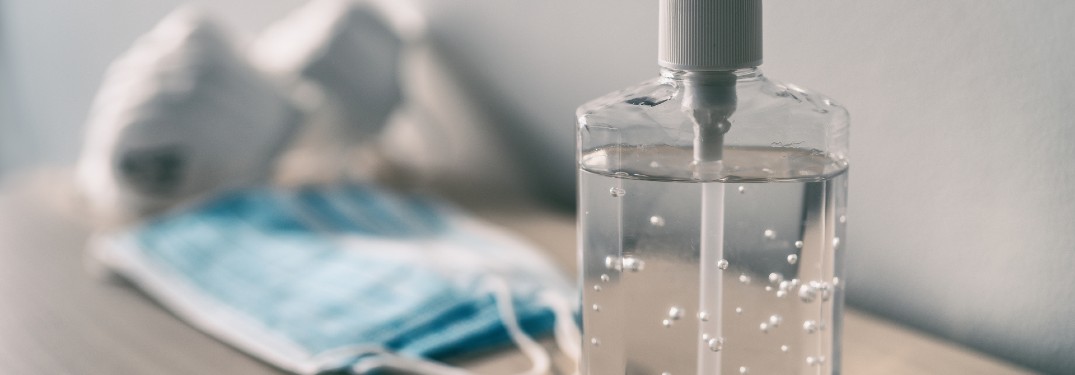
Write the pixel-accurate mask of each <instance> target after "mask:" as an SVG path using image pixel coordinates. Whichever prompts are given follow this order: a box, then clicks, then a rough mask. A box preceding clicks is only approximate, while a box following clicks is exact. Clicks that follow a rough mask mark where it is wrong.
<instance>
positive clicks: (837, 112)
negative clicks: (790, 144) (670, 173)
mask: <svg viewBox="0 0 1075 375" xmlns="http://www.w3.org/2000/svg"><path fill="white" fill-rule="evenodd" d="M683 95H684V85H683V83H682V82H677V81H675V80H672V79H668V78H666V77H657V78H653V79H649V80H646V81H643V82H641V83H638V84H636V85H633V86H630V87H627V88H624V89H621V90H617V91H613V92H610V93H608V94H605V95H602V96H600V97H598V98H595V99H593V100H590V101H588V102H586V103H585V104H583V105H581V106H579V107H578V109H577V110H576V113H575V115H576V118H577V120H578V123H579V125H580V126H582V125H584V124H600V125H601V126H612V127H616V126H637V125H641V123H639V122H638V120H639V117H640V116H638V114H640V113H653V114H662V115H665V117H676V116H675V115H677V114H682V112H683V111H682V109H681V108H682V104H683V103H682V100H683ZM736 96H737V103H736V109H735V113H734V114H733V115H732V117H731V118H730V120H731V121H733V122H739V123H740V126H750V125H751V124H750V122H762V123H765V124H766V125H769V126H771V125H772V122H773V121H776V120H782V121H783V122H784V123H785V124H788V125H791V124H792V123H802V122H822V123H829V122H844V123H846V122H848V119H849V117H850V115H849V113H848V111H847V109H846V108H845V107H844V106H842V105H841V104H839V103H838V102H837V101H836V100H834V99H833V98H831V97H829V96H827V95H825V94H823V93H820V92H817V91H815V90H810V89H807V88H804V87H802V86H799V85H796V84H793V83H786V82H782V81H778V80H772V79H769V78H767V77H765V76H760V75H759V76H758V77H753V78H751V79H745V80H740V81H738V82H736ZM683 116H684V117H685V115H683ZM653 124H654V125H659V124H657V123H656V122H654V123H653Z"/></svg>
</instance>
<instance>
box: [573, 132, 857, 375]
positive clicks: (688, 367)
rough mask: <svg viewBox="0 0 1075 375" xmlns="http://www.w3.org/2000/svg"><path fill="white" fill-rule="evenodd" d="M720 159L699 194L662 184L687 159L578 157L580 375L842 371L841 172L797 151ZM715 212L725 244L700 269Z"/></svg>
mask: <svg viewBox="0 0 1075 375" xmlns="http://www.w3.org/2000/svg"><path fill="white" fill-rule="evenodd" d="M610 156H614V157H610ZM724 157H725V162H724V163H725V168H728V170H727V171H726V173H724V174H722V177H721V178H719V179H717V180H713V181H705V182H701V181H697V180H692V179H691V178H690V176H689V174H676V172H669V171H683V170H686V169H687V168H686V167H683V166H686V165H689V164H690V163H691V160H690V158H691V153H690V150H689V149H686V148H674V147H671V146H669V147H665V148H659V147H658V148H654V147H651V148H631V147H616V148H604V149H598V150H591V151H588V152H583V154H582V158H581V164H582V169H580V172H579V180H580V193H579V194H580V207H579V218H580V219H579V221H580V224H579V225H580V227H579V229H580V238H579V241H580V248H581V253H580V260H581V262H582V270H581V272H582V275H581V279H580V280H581V283H582V284H583V285H582V288H581V290H582V300H583V301H582V302H583V305H582V306H584V307H585V308H584V309H583V312H582V315H583V333H584V338H583V344H584V348H583V350H584V355H583V358H584V361H583V363H582V364H581V366H582V367H581V369H582V373H583V374H587V375H613V374H627V375H636V374H637V375H643V374H645V375H650V374H670V375H694V374H706V375H711V374H716V373H718V372H717V371H716V370H715V369H718V368H719V374H743V373H747V374H838V373H839V368H838V367H839V366H838V363H839V359H838V358H833V357H834V353H839V345H840V343H839V337H840V335H839V334H840V325H839V322H840V321H841V320H840V319H839V315H840V312H841V308H842V304H843V303H842V299H843V287H844V286H843V283H842V281H841V277H842V275H841V273H842V272H841V262H840V259H841V258H842V255H841V254H842V253H843V251H844V250H843V248H842V245H841V244H840V239H839V238H840V237H841V236H842V235H843V233H844V225H845V224H844V223H845V222H846V217H845V216H844V207H845V200H844V199H845V189H846V168H841V167H839V166H838V165H835V164H833V163H832V162H831V161H830V160H829V159H827V158H825V157H823V156H820V155H818V154H817V153H812V152H810V151H809V150H802V149H795V148H782V147H772V148H740V149H736V148H734V147H728V148H726V150H725V154H724ZM610 160H615V161H616V162H615V163H616V164H617V165H612V163H611V162H608V161H610ZM834 166H835V167H834ZM737 168H738V169H737ZM713 184H720V185H721V186H716V185H713ZM707 190H708V193H706V191H707ZM715 192H717V193H715ZM703 194H709V195H714V194H719V195H720V196H723V200H722V201H721V200H720V199H719V196H718V197H712V196H708V197H707V198H706V200H707V202H706V203H703ZM715 198H716V199H715ZM718 204H719V205H720V206H719V207H718V206H714V205H718ZM715 208H719V210H722V211H723V220H713V218H711V217H709V218H707V220H706V223H707V224H708V225H721V226H722V229H723V240H722V241H721V245H722V246H721V247H720V248H719V252H714V251H712V250H709V251H708V253H709V256H708V257H707V256H704V254H702V251H701V246H702V237H703V234H704V232H703V231H710V230H714V229H713V228H703V227H702V225H703V212H704V211H705V210H714V209H715ZM712 212H714V211H711V213H712ZM710 216H712V215H710ZM713 223H716V224H713ZM718 253H719V254H720V257H719V259H713V258H714V257H713V256H712V254H718ZM703 260H704V262H703ZM708 263H712V264H708ZM702 280H707V281H706V282H705V283H703V282H702ZM706 299H709V301H706ZM714 299H716V301H713V300H714ZM707 306H708V307H707ZM713 306H719V307H717V308H715V309H716V310H719V311H708V310H709V309H713ZM834 364H835V365H834Z"/></svg>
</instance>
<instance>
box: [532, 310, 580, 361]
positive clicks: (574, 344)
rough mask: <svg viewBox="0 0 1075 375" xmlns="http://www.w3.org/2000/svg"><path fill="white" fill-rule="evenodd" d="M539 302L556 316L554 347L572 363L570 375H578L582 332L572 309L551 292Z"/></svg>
mask: <svg viewBox="0 0 1075 375" xmlns="http://www.w3.org/2000/svg"><path fill="white" fill-rule="evenodd" d="M541 301H542V302H543V303H545V305H546V306H548V307H549V309H550V310H552V312H553V314H555V315H556V327H555V328H554V330H555V331H554V332H555V335H556V346H559V347H560V351H561V352H563V353H564V355H566V356H567V357H568V358H570V359H571V361H572V362H574V364H575V370H574V371H572V372H571V373H572V374H573V375H578V373H579V369H578V365H579V358H581V357H582V331H581V330H580V329H579V326H578V325H577V324H576V323H575V313H574V309H572V308H571V303H570V302H568V301H567V299H565V298H564V297H563V296H562V295H559V294H556V293H553V292H548V291H546V292H544V293H542V294H541Z"/></svg>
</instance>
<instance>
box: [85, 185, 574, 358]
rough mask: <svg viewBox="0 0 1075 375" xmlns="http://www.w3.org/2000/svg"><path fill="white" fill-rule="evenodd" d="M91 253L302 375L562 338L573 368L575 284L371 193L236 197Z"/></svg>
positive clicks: (421, 202)
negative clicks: (547, 336) (551, 334)
mask: <svg viewBox="0 0 1075 375" xmlns="http://www.w3.org/2000/svg"><path fill="white" fill-rule="evenodd" d="M97 245H98V246H97V247H96V255H97V256H98V257H99V259H101V260H102V261H103V262H104V263H105V264H106V265H108V266H110V267H111V268H112V269H113V270H115V271H116V272H118V273H119V274H121V275H123V276H125V277H126V278H128V279H130V280H132V281H134V282H135V283H136V284H137V285H139V286H140V287H141V288H142V289H143V290H145V291H146V292H147V293H148V294H149V295H151V296H153V297H154V298H155V299H157V300H159V301H160V302H161V303H162V305H164V306H166V307H168V308H170V309H171V310H173V311H174V312H175V313H176V314H177V315H178V316H180V317H182V318H184V319H186V320H187V321H189V322H190V323H191V324H193V325H194V326H196V327H198V328H200V329H202V330H204V331H206V332H208V333H209V334H211V335H213V336H215V337H217V338H219V339H221V340H223V341H225V342H227V343H229V344H231V345H234V346H236V347H238V348H240V349H242V350H245V351H247V352H248V353H250V354H251V355H254V356H257V357H259V358H261V359H263V360H265V361H266V362H269V363H272V364H274V365H277V366H279V367H281V368H283V369H286V370H289V371H293V372H299V373H316V372H320V371H329V370H340V369H345V368H346V369H350V370H351V371H353V372H357V373H367V372H374V371H375V370H377V369H384V368H392V369H397V370H405V371H412V372H415V373H419V374H429V375H434V374H440V375H462V374H467V373H468V372H466V371H464V370H461V369H456V368H451V367H448V366H445V365H442V364H439V363H436V362H432V361H430V360H428V359H426V358H429V357H441V356H445V355H453V354H465V353H470V352H474V351H477V350H482V349H483V348H486V349H487V348H489V347H490V346H494V345H498V344H502V343H505V342H508V341H514V342H515V343H516V344H517V345H518V346H519V348H520V349H521V350H522V351H523V352H524V353H525V354H526V355H527V356H529V357H530V358H531V361H532V362H533V368H532V369H531V370H530V371H528V372H526V374H535V375H536V374H545V373H547V372H548V371H549V369H550V361H549V356H548V355H547V353H546V352H545V350H544V348H542V347H541V346H540V345H538V344H536V343H535V342H534V341H533V340H532V339H530V337H529V336H528V333H529V334H536V333H544V332H548V331H550V330H553V331H555V332H556V336H557V339H558V344H559V345H560V346H561V349H562V350H564V352H565V353H567V354H568V356H569V357H575V358H577V355H578V352H579V340H580V338H579V333H578V328H577V327H576V325H575V324H576V323H575V315H574V313H573V311H574V310H575V308H574V306H573V305H574V303H573V302H571V301H574V300H575V297H574V296H575V292H574V288H572V287H571V286H570V285H569V284H568V282H567V280H565V279H564V277H563V276H562V275H561V274H560V273H559V272H558V271H557V270H556V269H555V267H553V266H552V264H551V263H550V262H549V261H548V260H547V259H546V258H544V257H542V256H541V255H540V254H539V253H537V252H536V251H534V250H533V249H532V248H531V247H530V246H528V245H527V244H525V243H523V242H521V241H519V240H517V239H515V238H513V237H512V236H510V235H508V234H506V233H503V232H500V231H499V230H496V229H495V228H492V227H491V226H489V225H488V224H485V223H482V222H480V221H477V220H475V219H473V218H471V217H470V216H469V215H466V214H464V213H462V212H460V211H458V210H456V209H452V208H451V207H447V206H445V205H442V204H438V203H436V202H434V201H431V200H428V199H424V198H421V197H414V196H400V195H396V194H392V193H389V192H386V191H381V190H379V189H376V188H373V187H370V186H358V185H351V186H339V187H327V188H308V189H305V190H302V191H298V192H288V191H280V190H272V189H252V190H244V191H238V192H235V193H232V194H228V195H226V196H223V197H220V198H218V199H215V200H212V201H209V202H207V203H206V204H202V205H200V206H198V207H194V208H192V209H189V210H185V211H182V212H173V213H171V214H169V215H167V216H165V217H161V218H158V219H155V220H153V221H150V222H148V223H146V224H144V225H141V226H139V227H137V228H134V230H132V231H129V232H127V233H123V234H120V235H114V236H109V237H101V238H99V240H98V242H97Z"/></svg>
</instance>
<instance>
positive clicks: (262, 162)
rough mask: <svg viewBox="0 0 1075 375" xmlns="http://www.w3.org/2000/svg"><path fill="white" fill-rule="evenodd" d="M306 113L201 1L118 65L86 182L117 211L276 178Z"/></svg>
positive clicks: (89, 150)
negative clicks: (277, 162)
mask: <svg viewBox="0 0 1075 375" xmlns="http://www.w3.org/2000/svg"><path fill="white" fill-rule="evenodd" d="M300 117H301V116H300V112H299V111H298V110H297V109H296V108H295V107H294V106H293V105H292V104H291V103H290V102H289V100H288V99H287V98H286V97H285V96H284V95H283V94H281V93H280V91H279V90H277V89H276V88H275V87H274V86H273V85H272V84H271V83H270V82H269V81H268V79H266V78H265V77H264V76H263V75H261V74H259V72H257V71H256V70H255V69H254V68H252V67H251V66H250V64H248V63H247V61H246V60H245V59H244V58H242V57H241V56H240V55H239V54H237V53H236V52H235V51H234V50H233V47H232V45H231V44H230V41H229V40H228V39H227V37H226V35H225V33H224V31H223V30H222V29H221V28H220V27H218V25H217V24H215V23H214V22H212V21H211V20H210V19H208V18H207V17H206V16H204V15H203V14H202V13H200V12H199V11H197V10H195V9H193V8H181V9H180V10H177V11H175V12H173V13H172V14H171V15H169V16H168V17H167V18H165V19H164V20H163V21H161V23H160V24H158V25H157V26H156V27H155V28H154V29H153V30H152V31H150V32H149V33H148V34H146V35H144V36H142V37H141V38H139V39H138V41H137V42H136V43H135V44H134V45H133V46H132V47H131V48H130V50H128V51H127V52H126V53H124V55H123V56H121V57H120V58H119V59H118V60H117V61H116V62H114V63H113V64H112V66H111V67H110V68H109V70H108V72H107V74H106V75H105V77H104V80H103V83H102V86H101V89H100V91H99V92H98V94H97V97H96V100H95V102H94V105H93V108H92V110H91V112H90V117H89V120H88V124H87V128H88V129H87V135H86V143H85V146H84V149H83V155H82V158H81V160H80V162H79V166H78V169H79V171H78V172H79V180H80V185H81V187H82V188H83V190H84V192H85V193H86V196H87V197H88V198H89V200H90V203H91V204H92V205H93V206H94V208H95V210H96V211H98V213H99V214H101V215H102V216H105V217H110V218H129V217H138V216H142V215H145V214H147V213H152V212H157V211H161V210H163V209H166V208H168V207H170V206H172V205H174V204H176V203H178V202H181V201H184V200H188V199H190V198H193V197H197V196H204V195H208V194H211V193H214V192H219V191H221V190H225V189H231V188H236V187H240V186H246V185H250V184H254V183H258V182H262V181H264V180H266V179H267V178H268V177H269V175H270V173H271V171H272V168H273V159H274V157H275V156H276V155H277V154H278V153H279V152H280V151H281V149H282V148H283V146H284V145H285V144H286V143H287V141H288V140H289V139H290V137H291V134H292V132H293V129H294V127H295V126H296V125H297V123H298V122H299V120H300Z"/></svg>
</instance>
